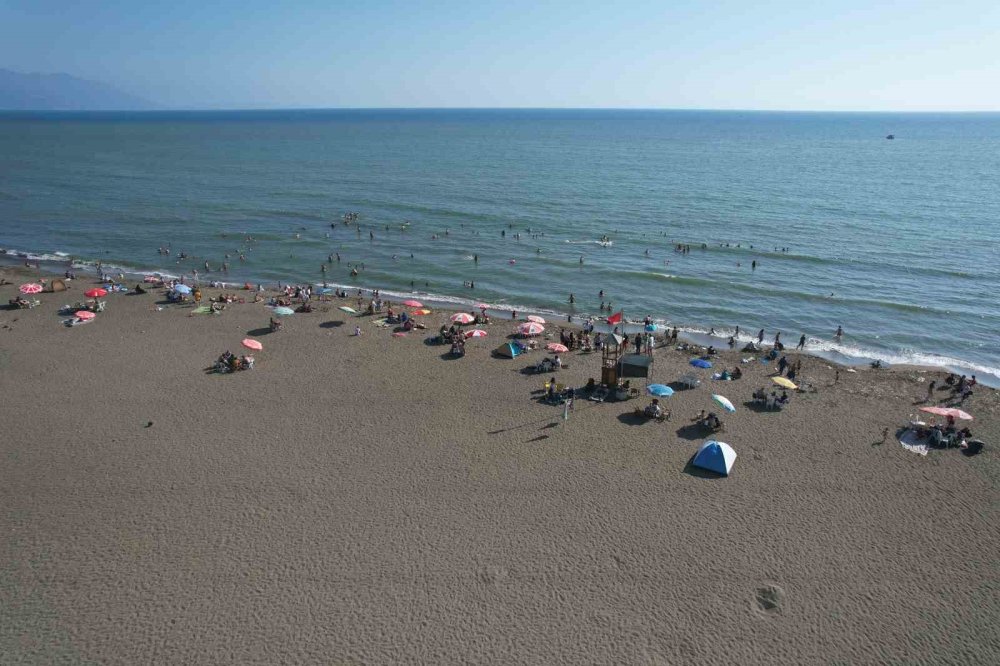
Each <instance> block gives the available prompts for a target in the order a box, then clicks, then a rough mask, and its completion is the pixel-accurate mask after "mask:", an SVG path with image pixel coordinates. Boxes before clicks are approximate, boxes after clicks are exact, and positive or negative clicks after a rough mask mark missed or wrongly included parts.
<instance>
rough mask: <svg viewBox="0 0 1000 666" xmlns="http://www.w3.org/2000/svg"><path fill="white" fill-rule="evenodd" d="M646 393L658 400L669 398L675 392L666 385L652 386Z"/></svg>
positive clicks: (648, 387) (647, 388)
mask: <svg viewBox="0 0 1000 666" xmlns="http://www.w3.org/2000/svg"><path fill="white" fill-rule="evenodd" d="M646 393H648V394H649V395H655V396H656V397H657V398H668V397H670V396H672V395H673V394H674V390H673V389H672V388H670V387H669V386H667V385H666V384H650V385H649V386H647V387H646Z"/></svg>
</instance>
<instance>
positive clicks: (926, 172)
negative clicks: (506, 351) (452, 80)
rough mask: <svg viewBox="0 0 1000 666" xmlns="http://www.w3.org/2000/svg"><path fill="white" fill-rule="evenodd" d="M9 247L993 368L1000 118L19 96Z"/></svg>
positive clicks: (5, 221) (2, 242)
mask: <svg viewBox="0 0 1000 666" xmlns="http://www.w3.org/2000/svg"><path fill="white" fill-rule="evenodd" d="M889 134H893V135H895V139H894V140H888V139H887V138H886V136H887V135H889ZM346 211H356V212H358V213H359V214H360V216H359V220H358V224H357V225H352V226H345V225H344V224H343V223H342V215H343V213H344V212H346ZM331 223H333V224H334V226H331ZM359 225H360V232H359V231H358V226H359ZM248 234H249V235H252V236H253V238H254V241H253V242H246V241H245V237H246V235H248ZM370 234H372V235H374V238H373V239H372V238H371V237H370ZM604 236H607V237H608V238H609V239H610V241H611V242H610V243H605V244H604V245H602V244H600V243H599V242H598V241H600V239H601V238H602V237H604ZM677 243H683V244H687V245H690V246H691V251H690V252H689V253H687V254H680V253H677V252H675V251H674V248H675V244H677ZM166 246H169V247H170V249H171V251H172V253H171V255H170V256H169V257H168V256H165V255H161V254H159V253H158V248H160V247H166ZM0 247H3V248H4V249H5V250H6V251H7V252H8V253H11V254H13V255H16V254H18V253H22V254H27V255H31V256H32V257H41V258H42V259H50V260H59V259H63V258H72V259H74V260H76V261H77V262H78V263H79V264H80V265H82V264H86V263H92V262H94V261H95V260H98V259H100V260H102V261H103V262H104V263H105V264H109V265H119V266H122V267H126V268H128V269H130V270H134V271H140V272H141V271H147V270H156V271H160V272H163V273H167V274H175V275H177V274H181V273H185V272H187V273H188V275H190V271H191V270H192V269H198V270H199V273H200V276H201V279H202V280H227V281H230V282H242V281H244V280H250V281H252V282H258V281H265V282H272V283H273V282H276V281H279V280H281V281H285V282H288V281H298V282H303V281H311V282H322V281H323V280H324V279H325V280H327V281H328V282H329V283H330V284H338V285H350V286H364V287H379V288H382V289H383V290H384V291H385V292H387V293H394V294H399V295H401V294H407V295H409V294H411V293H415V294H417V297H418V298H421V299H422V300H428V301H431V302H438V301H443V302H447V303H469V304H471V303H476V302H480V301H484V302H487V303H490V304H495V305H497V306H498V308H503V309H511V308H516V309H517V310H519V311H528V310H534V311H539V312H545V313H552V314H554V313H562V314H565V313H568V312H572V313H574V315H585V314H595V315H599V314H600V311H599V306H600V303H601V301H602V298H601V297H600V296H599V295H598V292H599V291H601V290H603V291H604V294H605V296H604V298H603V300H604V301H609V300H610V301H611V302H612V303H613V306H614V308H615V310H618V309H624V310H625V313H626V316H628V317H635V318H642V317H644V316H646V315H647V314H650V315H652V316H653V317H654V318H656V319H659V320H662V321H666V322H670V323H671V324H677V325H680V326H681V327H682V328H683V329H687V330H688V331H690V332H692V333H694V334H697V333H699V332H700V333H705V332H707V331H709V330H710V329H711V328H714V329H715V330H716V332H717V333H718V334H720V335H723V336H728V334H729V333H730V332H732V331H733V330H734V327H735V326H737V325H739V326H740V327H741V331H743V332H745V335H744V337H749V335H750V334H753V335H756V332H757V330H758V329H760V328H765V329H767V336H768V339H771V338H772V337H773V334H774V332H775V331H778V330H780V331H782V339H783V340H784V341H785V342H786V343H792V344H794V343H796V342H797V341H798V337H799V335H800V334H803V333H804V334H806V336H807V337H808V338H809V343H808V348H810V349H812V350H813V351H818V352H821V353H822V354H823V355H825V356H827V357H829V358H832V359H835V360H840V361H851V360H855V361H856V360H858V359H865V358H875V357H879V358H882V359H884V360H886V361H888V362H889V363H903V362H913V363H921V364H930V365H940V366H947V367H952V368H956V369H961V370H963V371H965V372H970V373H977V374H978V375H979V378H980V379H981V380H982V379H989V377H988V375H992V376H993V380H994V381H996V380H997V379H998V378H1000V333H998V331H1000V300H998V298H997V293H998V289H1000V261H998V259H1000V115H995V114H979V115H977V114H972V115H954V114H942V115H938V114H913V115H897V114H823V113H742V112H701V111H697V112H695V111H540V110H538V111H533V110H523V111H510V110H495V111H491V110H476V111H457V110H440V111H414V110H406V111H404V110H400V111H394V110H385V111H282V112H218V113H201V112H197V113H183V112H177V113H173V112H171V113H138V114H133V113H129V114H120V113H101V114H62V113H60V114H11V113H8V114H0ZM781 248H787V251H782V250H781ZM181 252H184V253H186V254H187V255H188V256H189V259H187V260H185V261H182V262H180V263H178V261H177V257H178V255H179V254H180V253H181ZM241 252H242V253H243V255H244V256H245V261H241V260H240V259H239V255H240V253H241ZM227 253H228V254H229V255H230V257H229V259H228V264H229V271H228V275H224V274H223V273H222V272H221V265H222V263H223V262H224V261H227V259H226V258H225V255H226V254H227ZM336 253H339V255H340V261H339V262H338V261H336V258H334V261H333V262H332V263H330V264H328V267H327V272H326V273H325V274H324V273H322V272H321V265H323V264H324V263H325V262H326V261H327V259H328V257H329V256H330V255H333V254H336ZM475 256H478V262H476V261H474V257H475ZM581 259H582V262H581ZM12 260H19V259H16V258H15V259H12ZM205 261H208V262H209V265H210V267H211V268H212V269H213V270H212V272H211V273H208V274H207V275H206V274H205V272H204V262H205ZM754 261H756V262H757V268H756V270H754V269H753V268H752V262H754ZM359 264H363V265H364V268H363V270H360V273H359V275H358V276H357V277H351V275H350V270H351V267H352V266H354V265H359ZM466 282H474V283H475V287H474V289H472V288H469V287H466V286H464V285H465V283H466ZM411 283H412V285H413V286H412V287H411ZM570 293H572V294H574V295H575V300H576V302H575V304H574V305H573V306H570V304H569V303H568V299H569V295H570ZM837 326H843V327H844V330H845V332H846V336H845V337H844V339H843V341H842V342H840V343H837V342H835V341H834V340H833V339H832V336H833V333H834V331H835V330H836V328H837Z"/></svg>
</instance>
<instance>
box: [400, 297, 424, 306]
mask: <svg viewBox="0 0 1000 666" xmlns="http://www.w3.org/2000/svg"><path fill="white" fill-rule="evenodd" d="M403 305H405V306H406V307H408V308H422V307H424V304H423V303H421V302H420V301H415V300H413V299H412V298H411V299H410V300H408V301H403Z"/></svg>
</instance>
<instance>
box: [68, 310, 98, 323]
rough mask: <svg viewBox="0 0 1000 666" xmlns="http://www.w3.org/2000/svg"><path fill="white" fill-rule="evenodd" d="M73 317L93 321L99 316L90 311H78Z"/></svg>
mask: <svg viewBox="0 0 1000 666" xmlns="http://www.w3.org/2000/svg"><path fill="white" fill-rule="evenodd" d="M73 315H74V316H75V317H76V318H77V319H82V320H84V321H87V320H90V319H93V318H94V317H96V316H97V315H95V314H94V313H93V312H91V311H90V310H77V311H76V312H74V313H73Z"/></svg>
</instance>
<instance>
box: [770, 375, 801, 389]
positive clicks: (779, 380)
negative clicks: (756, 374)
mask: <svg viewBox="0 0 1000 666" xmlns="http://www.w3.org/2000/svg"><path fill="white" fill-rule="evenodd" d="M771 381H772V382H774V383H775V384H777V385H778V386H784V387H785V388H786V389H797V388H798V386H796V385H795V382H793V381H792V380H791V379H789V378H788V377H771Z"/></svg>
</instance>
